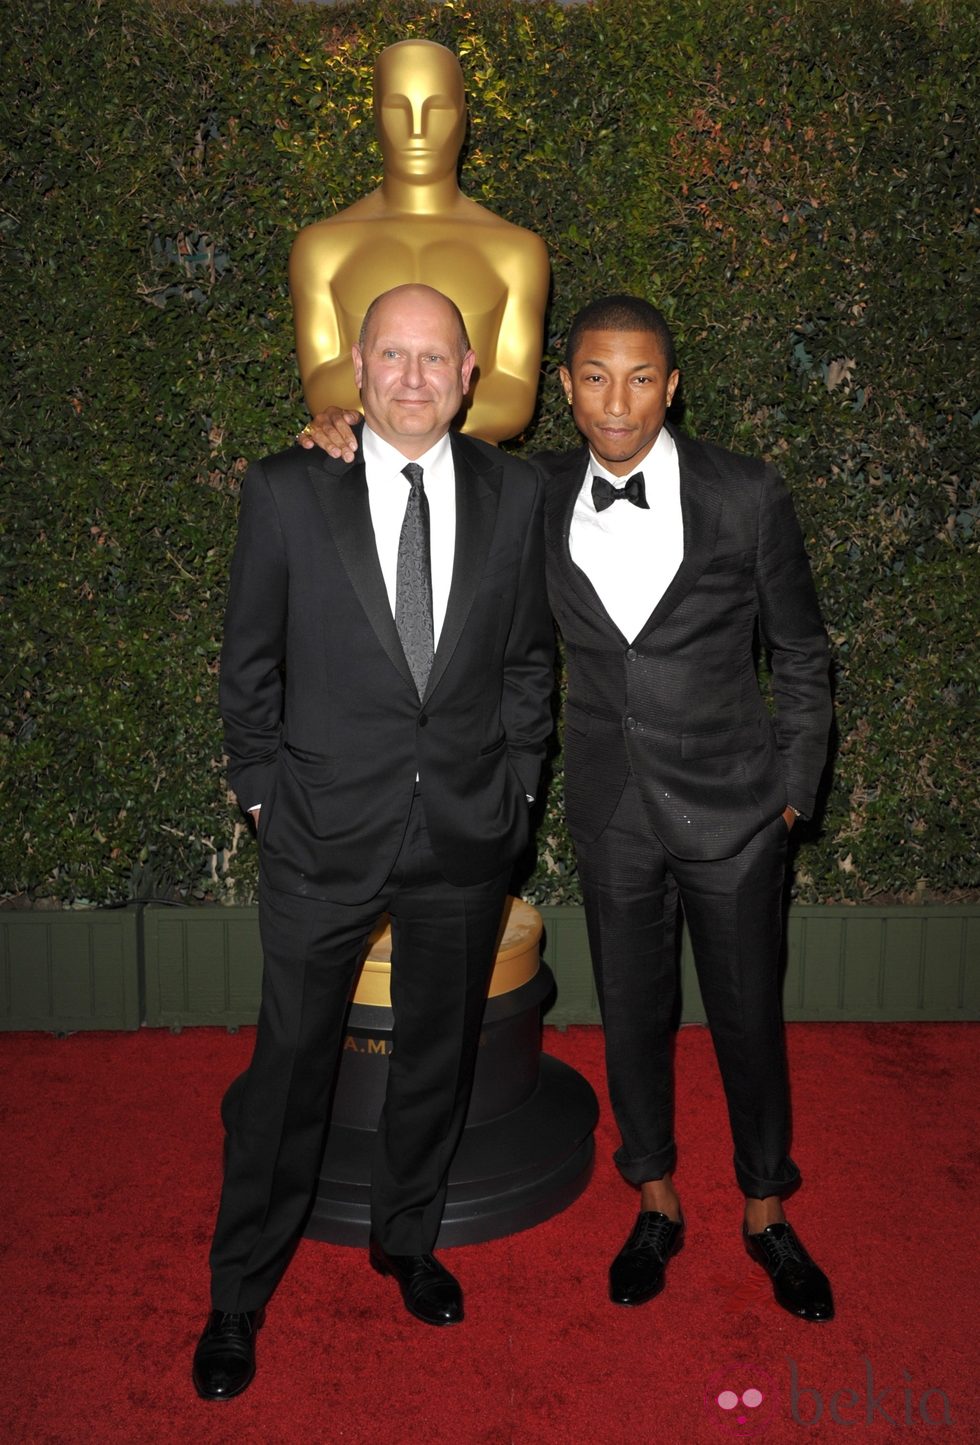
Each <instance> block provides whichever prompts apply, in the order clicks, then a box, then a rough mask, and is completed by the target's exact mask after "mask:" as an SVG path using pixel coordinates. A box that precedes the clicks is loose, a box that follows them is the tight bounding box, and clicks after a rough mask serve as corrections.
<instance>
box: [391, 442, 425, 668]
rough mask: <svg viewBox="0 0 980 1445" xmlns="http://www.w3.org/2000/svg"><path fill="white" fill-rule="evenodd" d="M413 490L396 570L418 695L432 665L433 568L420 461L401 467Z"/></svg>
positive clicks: (399, 616)
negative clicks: (430, 558) (430, 559)
mask: <svg viewBox="0 0 980 1445" xmlns="http://www.w3.org/2000/svg"><path fill="white" fill-rule="evenodd" d="M402 476H405V477H407V478H408V480H409V484H410V486H411V491H410V492H409V494H408V504H407V505H406V507H405V520H404V521H403V522H402V530H401V536H400V537H399V538H398V570H397V572H396V574H395V627H396V628H397V629H398V636H399V637H400V638H401V644H402V648H403V650H404V652H405V657H406V659H407V661H408V665H409V667H410V668H411V671H412V676H413V677H414V679H415V686H416V687H417V688H418V693H419V697H422V695H423V693H424V692H425V685H426V683H427V682H428V680H429V672H430V670H431V668H432V653H433V645H432V570H431V565H430V561H429V503H428V500H427V498H426V495H425V490H424V488H423V486H422V468H421V467H420V466H419V464H418V462H409V463H408V465H407V466H404V467H402Z"/></svg>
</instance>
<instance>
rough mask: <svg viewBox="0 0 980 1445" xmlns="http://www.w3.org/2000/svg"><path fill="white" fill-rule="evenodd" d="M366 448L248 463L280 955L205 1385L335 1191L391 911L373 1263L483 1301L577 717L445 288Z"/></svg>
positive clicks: (389, 377) (245, 633)
mask: <svg viewBox="0 0 980 1445" xmlns="http://www.w3.org/2000/svg"><path fill="white" fill-rule="evenodd" d="M353 360H354V370H355V375H356V380H357V384H358V387H359V389H360V393H361V398H362V403H363V406H364V413H365V425H364V428H363V432H362V433H361V436H360V441H361V450H360V453H359V455H358V458H357V460H356V461H355V462H353V463H352V464H349V463H347V462H344V461H337V460H334V459H332V458H330V457H329V456H327V455H326V454H325V453H322V452H320V453H317V454H315V455H310V454H308V453H307V452H305V451H304V450H303V449H302V448H300V447H298V446H294V447H292V448H291V449H290V450H288V451H285V452H282V453H280V454H279V455H277V456H273V457H268V458H266V459H265V460H264V461H262V462H259V463H257V464H255V465H253V466H252V467H251V468H250V469H249V472H248V474H247V475H246V478H245V482H244V486H243V495H242V505H241V515H240V520H239V534H238V545H237V548H236V552H235V558H234V563H233V566H232V576H231V587H230V593H229V599H228V610H227V616H226V624H225V640H224V648H223V651H222V660H221V706H222V713H223V716H224V722H225V738H226V747H227V752H228V757H229V777H230V781H231V785H232V787H233V789H234V791H235V793H236V795H237V797H238V800H239V802H240V804H241V805H242V807H243V808H245V809H247V810H248V811H250V812H252V813H253V814H254V815H257V824H258V838H259V858H260V895H259V921H260V927H261V932H262V943H263V953H264V974H263V985H262V1007H261V1013H260V1017H259V1024H258V1031H257V1037H256V1044H255V1053H254V1056H253V1059H252V1063H251V1065H250V1067H249V1070H248V1074H247V1076H246V1082H245V1086H244V1089H243V1091H242V1096H241V1102H240V1106H239V1109H238V1114H237V1117H236V1119H235V1121H234V1124H233V1126H232V1127H231V1130H230V1137H229V1141H228V1153H227V1161H226V1169H225V1180H224V1188H223V1191H222V1197H221V1205H220V1209H219V1213H218V1220H217V1225H216V1228H215V1235H214V1242H213V1246H212V1251H211V1272H212V1306H213V1308H212V1313H211V1315H210V1317H209V1320H208V1324H207V1327H206V1328H205V1331H204V1334H203V1335H202V1337H201V1340H200V1342H199V1344H198V1347H197V1351H196V1354H195V1360H194V1381H195V1385H196V1387H197V1389H198V1392H199V1393H200V1394H201V1395H202V1396H204V1397H205V1398H208V1399H223V1398H229V1397H231V1396H233V1395H236V1394H238V1393H240V1392H241V1391H242V1390H243V1389H245V1388H246V1386H247V1385H248V1384H249V1382H250V1381H251V1379H252V1376H253V1374H254V1370H255V1350H254V1341H255V1331H256V1329H257V1327H258V1325H259V1323H260V1321H261V1311H262V1309H263V1306H264V1305H265V1303H266V1301H267V1300H268V1298H269V1296H270V1295H271V1293H272V1291H273V1289H274V1288H275V1286H276V1283H277V1282H278V1280H279V1278H280V1276H281V1274H282V1272H283V1270H284V1269H285V1267H286V1264H287V1262H288V1259H289V1257H290V1254H291V1252H292V1250H293V1248H294V1246H295V1244H296V1242H297V1240H298V1238H299V1236H300V1234H301V1232H302V1229H303V1224H304V1220H305V1217H306V1214H307V1212H308V1210H309V1207H310V1204H311V1201H312V1197H313V1193H314V1188H315V1183H316V1177H317V1170H318V1167H319V1163H320V1155H321V1153H322V1147H323V1136H324V1129H325V1123H326V1119H327V1112H328V1100H329V1095H330V1088H331V1083H332V1079H333V1075H334V1072H335V1069H336V1065H337V1060H338V1056H339V1050H340V1047H341V1041H342V1030H343V1025H344V1019H345V1015H346V1008H347V1003H348V999H349V995H350V992H351V989H352V986H353V983H354V980H355V977H356V972H357V968H358V965H359V963H360V961H361V959H362V957H363V954H364V949H365V945H366V943H367V940H368V937H369V935H370V933H371V930H372V929H373V927H374V925H375V924H376V922H377V919H378V917H379V915H380V914H381V913H383V912H388V913H389V914H390V916H391V925H392V939H393V967H392V978H391V993H392V1008H393V1011H394V1015H395V1024H394V1049H393V1053H392V1058H391V1066H390V1072H389V1080H388V1089H387V1095H386V1099H385V1104H384V1109H383V1111H382V1117H381V1121H380V1124H379V1127H378V1134H377V1147H376V1153H375V1158H374V1161H373V1173H372V1191H371V1244H370V1261H371V1264H372V1265H373V1266H374V1268H375V1269H376V1270H378V1271H379V1272H381V1273H382V1274H390V1275H393V1276H394V1278H395V1280H396V1281H397V1283H398V1285H399V1287H400V1289H401V1292H402V1296H403V1299H404V1302H405V1305H406V1306H407V1308H408V1309H409V1311H410V1312H411V1313H412V1314H414V1315H415V1316H417V1317H418V1318H420V1319H422V1320H423V1321H425V1322H426V1323H428V1324H433V1325H446V1324H453V1323H455V1322H457V1321H459V1320H461V1319H462V1316H463V1306H462V1295H461V1291H460V1288H459V1285H458V1284H457V1282H456V1280H455V1279H454V1278H453V1277H452V1275H450V1274H449V1273H448V1271H446V1270H445V1269H444V1268H443V1266H442V1265H441V1264H440V1263H439V1262H438V1261H437V1260H436V1259H435V1258H434V1256H433V1253H432V1250H433V1246H434V1242H435V1239H436V1235H437V1232H438V1229H439V1224H440V1220H441V1216H442V1210H443V1205H444V1202H445V1196H446V1187H447V1176H448V1172H449V1166H450V1163H451V1160H452V1157H453V1154H454V1152H455V1149H456V1146H457V1144H458V1142H459V1138H460V1134H461V1132H462V1129H463V1124H464V1120H465V1113H466V1106H467V1102H468V1098H469V1093H470V1087H471V1084H472V1078H473V1071H474V1066H475V1061H476V1050H477V1045H478V1041H479V1032H480V1025H481V1020H482V1015H483V1006H484V1002H485V997H486V989H487V985H488V981H489V976H490V972H491V970H492V967H493V959H494V953H495V947H496V940H497V935H498V931H499V927H500V922H501V915H502V909H503V904H504V899H505V896H506V889H507V883H508V878H509V874H510V870H511V866H512V864H513V862H514V860H515V859H516V857H517V855H518V854H519V852H520V851H521V849H522V848H523V846H524V845H525V843H526V841H527V832H528V821H527V819H528V799H529V798H533V795H534V792H535V790H536V789H537V786H538V775H539V771H540V766H541V762H542V758H543V754H544V747H545V743H546V740H547V738H548V735H549V733H550V732H551V728H552V714H551V705H550V699H551V688H552V653H553V628H552V623H551V617H550V614H549V610H548V603H547V597H546V593H545V588H544V569H543V555H542V532H541V510H542V501H543V492H542V487H541V483H540V481H539V479H538V478H537V476H536V475H535V473H534V471H533V470H532V468H531V467H529V466H528V465H527V464H526V463H523V462H520V461H517V460H515V459H513V458H510V457H507V456H505V455H504V454H503V453H502V452H499V451H497V449H496V448H494V447H492V446H489V445H487V444H486V443H483V442H480V441H475V440H473V439H469V438H466V437H463V436H460V435H458V434H455V433H450V431H449V426H450V423H451V421H452V420H453V418H454V417H455V416H456V414H457V412H458V411H459V409H460V406H461V404H462V401H463V397H464V394H465V392H466V390H467V387H468V385H469V379H470V374H471V372H472V369H473V366H474V363H475V358H474V355H473V352H472V351H471V350H470V348H469V343H468V341H467V338H466V332H465V327H464V324H463V320H462V317H461V316H460V314H459V312H458V311H457V309H456V307H455V306H454V305H453V303H452V302H451V301H449V300H448V299H447V298H446V297H445V296H442V295H441V294H440V293H439V292H437V291H433V290H432V289H430V288H429V287H425V286H401V287H398V288H396V289H395V290H393V291H390V292H387V293H386V294H385V295H384V296H382V297H380V298H379V299H378V300H376V301H375V302H374V303H373V304H372V306H371V307H370V309H369V311H368V314H367V316H366V317H365V321H364V326H363V329H362V332H361V337H360V342H359V345H358V346H357V347H355V348H354V352H353Z"/></svg>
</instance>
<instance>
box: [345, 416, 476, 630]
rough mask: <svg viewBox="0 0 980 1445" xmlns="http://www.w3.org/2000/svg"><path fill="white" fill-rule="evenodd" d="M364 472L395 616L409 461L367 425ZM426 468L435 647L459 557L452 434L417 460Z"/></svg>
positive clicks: (389, 598)
mask: <svg viewBox="0 0 980 1445" xmlns="http://www.w3.org/2000/svg"><path fill="white" fill-rule="evenodd" d="M361 450H362V455H363V457H364V471H365V475H366V477H367V489H368V501H369V503H370V506H371V525H372V527H373V528H374V542H375V546H376V547H377V549H378V561H379V562H380V563H381V573H382V576H383V577H384V579H385V587H386V588H387V591H388V602H389V603H390V605H391V615H392V617H394V615H395V584H396V581H397V575H398V539H399V537H400V536H401V530H402V522H403V521H404V518H405V507H406V505H407V503H408V493H409V485H408V478H407V477H405V476H403V475H402V468H403V467H404V466H405V464H406V463H407V461H408V458H407V457H403V456H402V454H401V452H399V451H396V450H395V448H394V447H393V446H391V445H390V444H389V443H388V442H386V441H385V440H384V439H383V438H382V437H379V436H378V434H377V432H373V431H372V430H371V428H370V427H369V426H368V425H367V424H366V423H365V426H364V431H363V434H362V437H361ZM417 461H418V464H419V466H420V467H421V468H422V485H423V487H424V488H425V495H426V497H427V498H428V501H429V556H430V559H431V566H432V644H433V647H437V646H438V644H439V634H440V632H441V631H442V624H443V621H444V620H445V616H446V606H447V604H448V602H449V589H450V587H451V586H452V580H453V558H454V556H455V553H456V470H455V467H454V466H453V449H452V446H451V444H450V441H449V433H448V432H447V433H446V435H445V436H444V437H441V438H440V440H439V441H437V442H436V444H435V446H434V447H430V448H429V450H428V451H427V452H424V453H423V455H422V456H420V457H418V458H417Z"/></svg>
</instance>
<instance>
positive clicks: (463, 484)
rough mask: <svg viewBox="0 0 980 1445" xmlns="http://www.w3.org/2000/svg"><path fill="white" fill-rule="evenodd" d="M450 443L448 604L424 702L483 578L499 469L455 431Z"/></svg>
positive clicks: (497, 498) (498, 494)
mask: <svg viewBox="0 0 980 1445" xmlns="http://www.w3.org/2000/svg"><path fill="white" fill-rule="evenodd" d="M450 441H451V443H452V449H453V467H454V470H455V473H456V548H455V552H454V554H453V580H452V584H451V586H450V588H449V601H448V602H447V604H446V616H445V618H444V619H443V623H442V629H441V631H440V633H439V645H438V646H437V647H436V652H435V657H434V658H433V659H432V671H431V672H430V673H429V682H428V686H427V687H426V689H425V697H426V698H428V697H430V696H431V694H432V692H433V689H434V688H435V687H436V686H437V685H438V682H439V679H440V678H441V677H442V675H443V673H444V672H445V670H446V667H447V666H448V664H449V660H450V658H451V657H452V655H453V653H454V652H455V650H456V644H457V643H458V642H459V639H460V636H461V634H462V631H463V628H464V626H465V625H466V619H467V617H468V616H469V614H470V608H471V607H472V606H473V599H474V597H475V596H476V593H477V588H478V587H479V585H480V581H481V578H482V577H483V569H484V566H485V564H486V560H487V553H488V552H489V551H490V543H491V541H492V540H493V529H494V524H495V522H496V519H497V506H498V503H499V501H500V468H499V465H498V464H496V463H492V462H487V461H486V460H485V458H484V457H483V456H482V455H481V454H480V453H479V452H478V451H477V450H476V448H471V447H470V445H469V444H468V443H467V441H466V438H465V437H461V436H459V435H458V434H457V433H455V432H453V433H452V434H451V436H450Z"/></svg>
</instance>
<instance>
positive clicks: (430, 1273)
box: [370, 1239, 463, 1325]
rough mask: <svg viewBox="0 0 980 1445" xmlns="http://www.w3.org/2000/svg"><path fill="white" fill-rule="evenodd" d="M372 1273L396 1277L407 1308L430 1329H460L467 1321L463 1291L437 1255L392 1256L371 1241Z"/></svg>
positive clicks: (376, 1242)
mask: <svg viewBox="0 0 980 1445" xmlns="http://www.w3.org/2000/svg"><path fill="white" fill-rule="evenodd" d="M370 1259H371V1267H372V1269H376V1270H377V1271H378V1274H390V1275H392V1276H393V1278H394V1280H395V1282H396V1284H397V1285H398V1288H399V1289H400V1290H401V1292H402V1299H403V1300H404V1301H405V1308H406V1309H407V1310H408V1312H409V1314H411V1315H414V1316H415V1318H416V1319H417V1320H422V1321H423V1323H425V1324H427V1325H457V1324H459V1323H460V1321H461V1320H462V1318H463V1291H462V1290H461V1289H460V1287H459V1283H458V1281H457V1280H455V1279H454V1278H453V1276H452V1275H451V1274H450V1273H449V1270H448V1269H446V1268H444V1266H443V1265H441V1264H440V1263H439V1261H438V1260H437V1259H436V1257H435V1255H433V1254H389V1253H388V1251H387V1250H386V1249H383V1248H382V1246H381V1245H380V1244H379V1243H378V1241H377V1240H376V1239H372V1240H371V1245H370Z"/></svg>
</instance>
